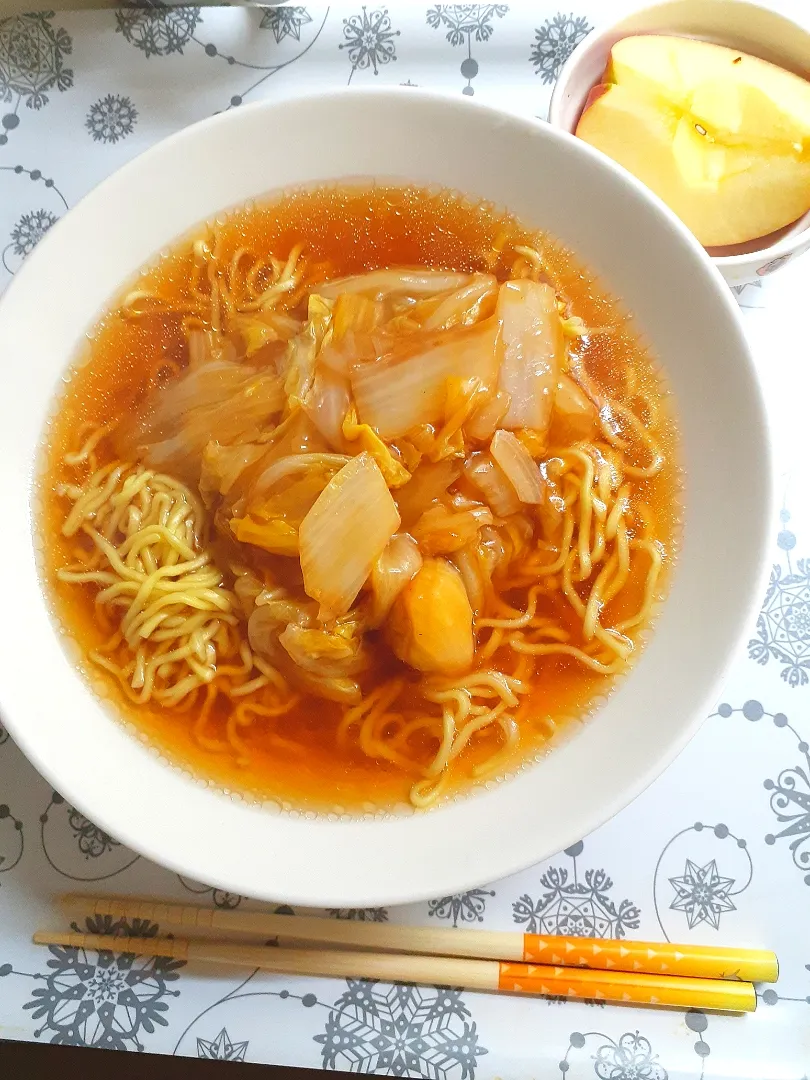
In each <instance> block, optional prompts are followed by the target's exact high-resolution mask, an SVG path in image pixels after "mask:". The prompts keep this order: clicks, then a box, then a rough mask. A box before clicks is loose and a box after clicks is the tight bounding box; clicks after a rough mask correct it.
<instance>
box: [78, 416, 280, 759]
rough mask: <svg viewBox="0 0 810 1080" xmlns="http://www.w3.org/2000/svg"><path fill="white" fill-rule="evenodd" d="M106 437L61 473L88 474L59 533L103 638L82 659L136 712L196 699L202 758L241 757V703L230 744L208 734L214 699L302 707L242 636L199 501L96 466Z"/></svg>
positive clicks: (273, 711) (187, 704)
mask: <svg viewBox="0 0 810 1080" xmlns="http://www.w3.org/2000/svg"><path fill="white" fill-rule="evenodd" d="M107 434H109V429H108V428H99V429H97V430H95V431H93V432H92V433H91V434H90V435H89V436H88V438H87V439H86V441H85V442H84V444H83V446H82V447H81V449H80V450H79V451H77V452H76V453H73V454H68V455H66V457H65V463H66V464H67V465H69V466H72V467H74V468H76V469H80V468H81V467H82V466H84V465H86V466H87V470H88V475H87V476H86V478H85V479H84V480H81V481H79V480H77V482H76V483H75V484H65V485H62V487H61V489H60V491H59V494H61V495H63V496H64V497H65V498H67V499H68V500H69V501H70V502H71V503H72V507H71V509H70V512H69V513H68V515H67V517H66V519H65V522H64V524H63V526H62V534H63V536H65V537H66V538H69V539H72V540H75V547H74V551H73V555H74V561H73V562H72V563H71V564H70V565H68V566H67V567H64V568H61V569H59V570H57V577H58V579H59V580H60V581H64V582H68V583H72V584H76V585H90V586H92V587H93V588H94V590H95V597H94V601H95V606H96V612H97V619H98V621H99V623H101V624H102V625H104V626H106V627H107V628H108V629H109V631H110V634H109V638H108V640H107V641H106V642H105V643H104V644H103V645H102V646H101V647H100V648H99V649H97V650H94V651H92V652H90V654H89V659H90V660H91V661H92V663H93V664H95V665H97V666H98V667H101V668H103V669H105V670H106V671H108V672H110V673H111V674H113V675H114V676H115V678H116V679H117V680H118V682H119V683H120V685H121V687H122V689H123V691H124V693H125V694H126V696H127V697H128V698H129V699H130V700H131V701H132V702H133V703H135V704H138V705H143V704H147V703H149V702H156V703H158V704H160V705H163V706H166V707H168V708H172V707H174V708H177V709H189V708H192V707H195V705H199V704H200V701H199V699H200V695H201V693H202V694H203V697H202V704H201V707H200V711H199V715H198V719H197V721H196V723H195V736H196V738H197V739H198V740H199V742H200V743H201V745H203V746H204V747H205V748H206V749H208V750H218V751H219V750H235V751H237V752H238V753H239V754H240V755H241V756H244V755H245V751H244V747H243V745H242V743H241V741H240V739H239V736H238V731H239V728H240V726H244V725H245V724H249V723H250V722H251V718H250V715H249V714H248V715H246V713H245V704H242V703H240V704H239V705H237V706H236V707H235V708H234V710H233V724H232V725H231V724H230V723H229V726H228V731H227V740H224V741H223V740H221V739H212V738H211V737H210V736H208V735H206V733H205V728H206V721H207V719H208V715H209V713H210V711H211V708H212V706H213V704H214V701H215V699H216V696H217V694H224V695H225V696H227V697H229V698H231V699H232V700H234V701H236V700H238V699H239V698H241V697H244V696H245V695H251V697H252V698H253V701H252V702H251V706H250V707H251V708H252V709H253V710H254V713H255V714H257V715H282V714H283V713H285V712H288V711H289V710H290V709H292V708H293V707H294V705H295V704H296V702H297V700H298V699H297V697H296V696H295V695H293V694H291V693H290V692H289V689H288V687H287V684H286V682H285V680H284V679H283V677H282V676H281V675H280V674H279V672H277V671H276V670H275V668H273V667H272V666H271V665H270V664H268V663H266V661H264V660H262V659H261V658H259V657H255V656H253V655H252V653H251V650H250V647H249V645H248V644H247V642H246V641H245V640H244V639H243V627H242V622H243V619H242V617H241V612H240V610H239V608H238V603H237V600H236V597H235V595H234V594H233V593H232V592H231V591H229V590H228V589H226V588H225V587H224V585H223V576H222V574H221V573H220V571H219V570H218V569H217V567H216V565H215V564H214V562H213V560H212V557H211V554H210V553H209V552H208V551H207V550H206V548H205V543H204V537H205V531H206V522H205V517H206V515H205V511H204V509H203V507H202V504H201V502H200V500H199V498H198V497H197V496H195V495H194V494H193V493H192V492H191V490H190V489H189V488H188V487H186V486H185V485H184V484H182V483H180V482H178V481H177V480H174V479H173V478H172V477H170V476H166V475H164V474H161V473H158V472H155V471H153V470H151V469H147V468H145V467H144V466H142V465H138V464H130V463H127V462H118V461H113V462H111V463H110V464H108V465H105V466H102V467H100V468H97V467H95V466H96V462H95V450H96V448H97V446H98V444H99V443H100V442H101V441H102V440H103V439H104V438H105V437H106V435H107ZM268 692H269V693H268Z"/></svg>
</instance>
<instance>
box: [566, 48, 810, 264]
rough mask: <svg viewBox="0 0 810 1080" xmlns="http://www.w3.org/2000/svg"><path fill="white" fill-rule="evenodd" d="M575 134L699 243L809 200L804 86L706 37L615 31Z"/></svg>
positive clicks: (772, 221) (777, 218)
mask: <svg viewBox="0 0 810 1080" xmlns="http://www.w3.org/2000/svg"><path fill="white" fill-rule="evenodd" d="M606 77H607V78H609V79H610V80H612V81H609V82H606V83H604V84H601V85H600V86H598V87H595V88H594V90H592V91H591V94H590V95H589V98H588V101H587V102H586V105H585V109H584V111H583V114H582V117H581V119H580V121H579V124H578V126H577V130H576V134H577V135H578V136H579V137H580V138H582V139H584V140H585V141H586V142H589V143H591V144H592V145H593V146H596V147H598V149H600V150H602V151H603V152H604V153H606V154H608V156H609V157H612V158H613V159H614V160H616V161H618V162H619V163H620V164H621V165H624V167H625V168H627V169H628V170H629V171H630V172H632V173H633V174H634V175H635V176H637V177H638V178H639V179H640V180H642V181H643V182H644V183H645V184H647V186H648V187H650V188H652V190H653V191H655V192H656V193H657V194H658V195H659V196H660V197H661V198H662V199H663V200H664V201H665V202H666V203H668V205H669V206H671V207H672V209H673V210H674V211H675V212H676V213H677V214H678V216H679V217H681V218H682V220H683V221H684V222H685V223H686V224H687V225H688V226H689V228H690V229H691V230H692V232H694V234H695V235H696V236H697V238H698V239H699V240H700V242H701V243H702V244H704V245H706V246H707V247H714V246H717V247H720V246H725V245H730V244H740V243H744V242H746V241H749V240H752V239H754V238H756V237H759V236H764V235H766V234H768V233H770V232H774V231H775V230H777V229H781V228H783V227H784V226H786V225H789V224H790V223H791V222H792V221H795V220H796V219H797V218H799V217H801V215H802V214H804V213H805V212H806V211H807V210H808V209H810V83H807V82H805V81H804V80H803V79H800V78H799V77H798V76H796V75H792V74H790V73H789V72H786V71H782V70H781V69H780V68H777V67H774V65H772V64H767V63H765V61H762V60H758V59H756V58H755V57H750V56H746V55H744V54H741V53H739V52H735V51H734V50H731V49H726V48H723V47H721V46H718V45H712V44H709V43H708V42H702V41H693V40H691V39H689V38H672V37H659V36H654V35H649V36H643V37H635V38H625V39H624V40H623V41H620V42H618V43H617V44H616V45H615V46H614V48H613V50H612V53H611V61H610V63H609V65H608V68H607V71H606Z"/></svg>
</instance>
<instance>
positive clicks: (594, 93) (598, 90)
mask: <svg viewBox="0 0 810 1080" xmlns="http://www.w3.org/2000/svg"><path fill="white" fill-rule="evenodd" d="M611 85H612V84H611V83H597V84H596V86H592V87H591V88H590V90H589V91H588V96H587V97H586V98H585V104H584V105H583V106H582V111H581V112H580V114H579V119H578V120H577V127H579V121H580V120H581V119H582V114H583V113H585V112H587V111H588V109H590V107H591V105H593V103H594V102H595V101H598V100H599V98H600V97H602V95H603V94H606V93H607V92H608V90H610V87H611ZM576 133H577V132H576V129H574V134H575V135H576Z"/></svg>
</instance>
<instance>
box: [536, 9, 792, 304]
mask: <svg viewBox="0 0 810 1080" xmlns="http://www.w3.org/2000/svg"><path fill="white" fill-rule="evenodd" d="M630 34H676V35H683V36H684V37H695V38H701V39H702V40H704V41H712V42H714V43H715V44H716V45H727V46H728V47H729V48H732V49H741V50H742V51H743V52H747V53H750V54H751V55H753V56H758V57H760V59H762V60H768V61H770V63H772V64H777V65H778V66H779V67H782V68H785V69H786V70H787V71H792V72H793V73H794V74H796V75H801V76H802V78H805V79H806V78H807V77H808V72H810V33H808V32H807V31H806V30H805V29H804V28H803V27H801V26H799V25H798V24H797V23H795V22H793V21H792V20H790V19H788V18H785V16H784V15H780V14H778V13H777V12H775V11H772V10H770V9H768V8H766V7H762V6H761V5H759V4H752V3H748V2H747V0H665V2H664V3H661V4H654V5H653V6H651V7H645V8H642V9H640V10H637V11H634V12H633V13H632V14H631V15H628V16H626V17H625V18H623V19H621V20H620V21H619V22H615V23H611V24H609V25H606V26H603V27H601V28H599V29H597V30H596V32H595V33H592V34H589V35H588V36H587V37H586V38H585V39H584V40H583V41H582V42H581V43H580V44H579V45H578V46H577V47H576V49H574V51H573V52H572V53H571V55H570V56H569V58H568V60H567V61H566V62H565V64H564V66H563V68H562V70H561V71H560V75H559V78H558V79H557V82H556V84H555V86H554V91H553V93H552V95H551V105H550V106H549V115H548V119H549V123H550V124H552V125H553V126H554V127H558V128H560V129H561V130H562V131H571V132H573V131H574V130H575V129H576V126H577V123H578V121H579V117H580V114H581V113H582V109H583V106H584V105H585V99H586V98H587V96H588V93H589V91H590V90H591V88H592V87H593V86H595V85H596V83H598V82H601V80H602V73H603V72H604V70H605V67H606V66H607V62H608V57H609V55H610V50H611V49H612V48H613V46H614V45H615V44H616V42H617V41H619V40H620V39H621V38H623V37H627V36H628V35H630ZM808 248H810V213H807V214H805V215H804V216H803V217H802V218H800V219H799V221H796V222H794V223H793V224H792V225H788V226H787V227H786V228H784V229H780V230H779V231H778V232H775V233H772V234H771V235H770V236H768V237H763V238H760V239H757V240H752V241H750V242H749V243H747V244H738V245H736V246H734V247H729V248H712V249H710V254H711V256H712V262H713V263H714V265H715V266H716V267H717V269H718V270H719V271H720V273H721V274H722V275H723V277H724V278H725V279H726V281H727V283H728V284H729V285H745V284H747V283H748V282H751V281H757V280H758V279H760V278H762V277H764V276H766V275H767V274H771V273H773V271H774V270H778V269H780V268H781V267H782V266H784V265H785V264H786V263H787V262H789V261H790V260H792V259H795V258H797V257H798V256H799V255H801V254H802V252H804V251H807V249H808Z"/></svg>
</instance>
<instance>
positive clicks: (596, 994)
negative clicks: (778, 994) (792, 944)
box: [34, 916, 756, 1012]
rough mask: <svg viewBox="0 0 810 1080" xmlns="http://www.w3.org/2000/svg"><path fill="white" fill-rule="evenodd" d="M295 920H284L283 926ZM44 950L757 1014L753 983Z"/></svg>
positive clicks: (128, 941) (432, 959)
mask: <svg viewBox="0 0 810 1080" xmlns="http://www.w3.org/2000/svg"><path fill="white" fill-rule="evenodd" d="M285 917H286V918H289V917H290V916H282V918H285ZM34 941H35V942H36V943H37V944H38V945H61V946H66V947H70V948H77V949H98V950H109V949H110V947H111V946H112V945H114V947H115V950H116V951H117V952H129V953H135V954H140V955H141V956H167V957H173V958H175V959H177V960H186V961H204V962H208V963H215V964H236V965H239V966H243V967H253V968H256V967H258V968H263V969H264V970H266V971H273V972H278V973H283V974H286V975H316V976H325V977H335V976H337V977H340V978H347V979H381V980H383V981H385V982H409V983H421V984H426V985H433V986H462V987H466V988H467V989H469V990H487V991H490V992H492V991H495V992H504V991H505V992H511V993H518V994H532V995H537V996H543V997H565V998H570V999H572V1000H576V999H580V1000H582V999H589V1000H598V1001H604V1002H613V1003H621V1004H641V1005H657V1006H666V1007H671V1008H679V1009H684V1008H687V1009H711V1010H714V1011H719V1012H753V1011H754V1009H755V1008H756V994H755V992H754V987H753V986H752V985H751V983H748V982H733V981H729V980H723V979H698V978H684V977H682V976H679V975H647V974H635V973H632V972H625V971H615V972H614V971H583V970H580V969H578V968H566V967H554V966H551V965H546V964H524V963H504V962H501V961H497V960H469V959H459V958H455V957H446V956H414V955H410V954H405V953H385V952H380V953H371V952H350V951H337V950H332V951H329V950H314V949H282V948H274V947H269V946H266V945H240V944H238V943H237V942H218V941H189V940H186V939H183V938H152V937H149V938H138V937H120V938H119V937H117V936H115V935H106V934H78V933H51V932H48V931H38V932H37V933H36V934H34Z"/></svg>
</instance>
